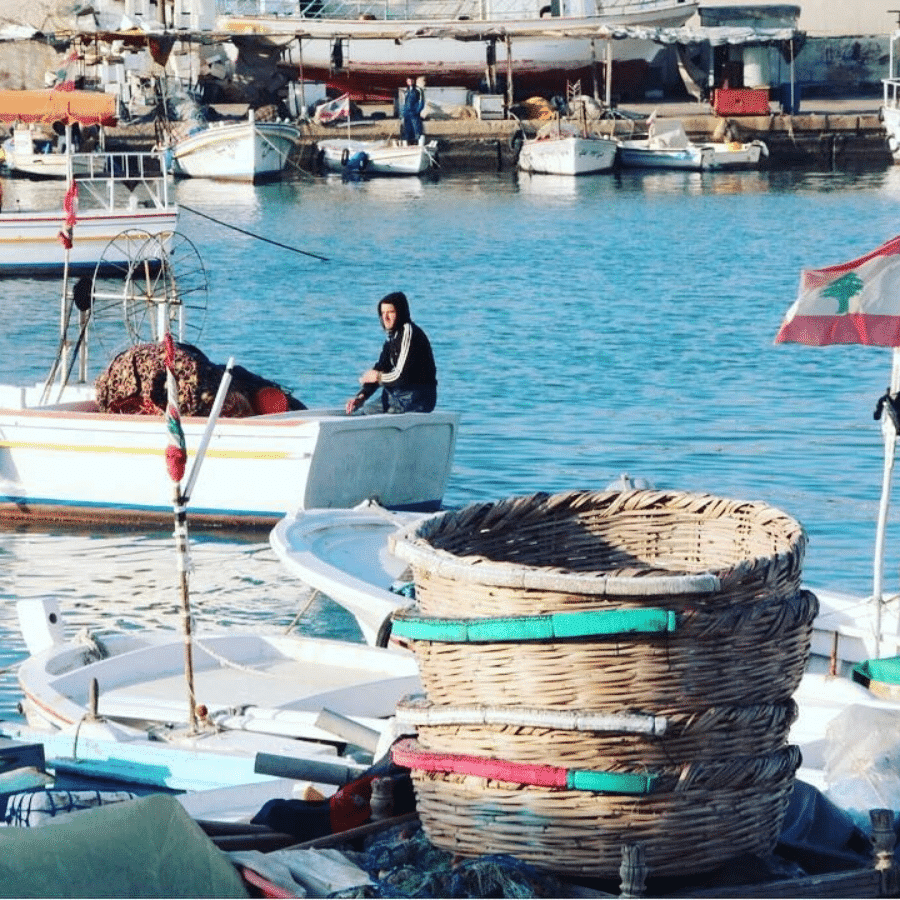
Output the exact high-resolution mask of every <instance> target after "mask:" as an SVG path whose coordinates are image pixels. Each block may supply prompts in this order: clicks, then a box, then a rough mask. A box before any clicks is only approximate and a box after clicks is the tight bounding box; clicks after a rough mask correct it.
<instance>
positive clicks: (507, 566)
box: [388, 489, 804, 597]
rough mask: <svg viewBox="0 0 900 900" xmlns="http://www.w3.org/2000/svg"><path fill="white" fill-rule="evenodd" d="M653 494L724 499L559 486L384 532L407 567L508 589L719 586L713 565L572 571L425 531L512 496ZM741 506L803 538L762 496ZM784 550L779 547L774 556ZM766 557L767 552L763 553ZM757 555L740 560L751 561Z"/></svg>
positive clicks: (619, 592) (681, 590)
mask: <svg viewBox="0 0 900 900" xmlns="http://www.w3.org/2000/svg"><path fill="white" fill-rule="evenodd" d="M639 495H654V496H656V497H661V498H665V497H669V498H683V499H695V500H697V501H704V500H711V501H716V500H719V501H721V500H724V499H726V498H722V497H717V496H716V495H714V494H709V493H702V492H693V491H658V490H646V489H639V490H631V491H615V490H614V491H563V492H560V493H556V494H545V493H537V494H531V495H522V496H514V497H508V498H506V499H505V500H501V501H497V502H494V503H472V504H469V505H468V506H465V507H463V508H462V509H460V510H455V511H452V510H451V511H446V512H443V513H437V514H435V515H433V516H429V517H428V518H427V519H425V520H424V521H421V522H416V523H413V524H411V525H409V526H407V527H406V528H403V529H400V530H398V531H396V532H394V533H393V534H391V535H390V536H389V538H388V542H389V547H390V550H391V552H392V553H393V554H394V555H395V556H397V557H398V558H400V559H401V560H403V561H404V562H406V563H408V564H409V565H411V566H413V567H417V566H418V567H421V568H423V569H427V571H429V572H430V573H431V574H432V575H436V576H439V577H443V578H450V579H453V580H455V581H459V582H474V583H477V584H480V585H487V586H492V587H508V588H513V589H522V590H527V589H533V590H547V591H571V592H573V593H580V594H594V595H598V596H608V597H621V596H632V597H643V596H648V597H650V596H658V595H660V594H667V595H678V596H683V595H689V594H698V595H711V594H717V593H719V592H721V591H722V589H723V583H722V579H721V577H720V576H719V575H718V574H716V573H715V572H713V571H710V570H707V571H704V572H694V573H684V574H680V575H638V576H633V575H608V574H604V573H602V572H574V571H568V570H565V569H561V568H556V567H549V566H536V565H532V564H529V563H523V562H504V561H496V560H491V559H488V558H486V557H484V556H480V555H475V554H472V555H467V556H462V555H457V554H454V553H450V552H449V551H446V550H441V549H439V548H436V547H434V546H433V545H432V544H430V543H429V542H428V537H429V536H430V535H431V534H433V533H434V531H435V530H436V529H437V527H438V526H439V525H440V524H441V523H442V522H444V521H445V520H446V519H447V518H448V517H450V516H455V515H459V516H463V515H466V514H468V513H471V512H474V511H476V510H478V509H481V508H485V509H486V508H490V507H493V508H499V507H501V506H504V505H511V504H513V503H515V502H527V501H529V500H534V501H537V500H540V501H541V502H545V503H546V504H547V505H549V506H558V505H559V504H561V503H563V502H565V500H566V499H567V498H569V497H573V498H574V497H578V498H590V497H596V498H597V499H598V500H602V499H608V498H610V497H611V496H619V497H622V498H625V497H635V496H639ZM734 502H740V503H741V505H742V506H744V507H747V508H757V509H767V510H771V511H772V512H773V513H776V514H777V515H778V517H779V518H781V519H783V521H784V522H785V523H791V524H793V525H795V526H796V529H797V531H798V534H799V535H800V537H801V540H803V535H804V531H803V527H802V526H801V525H800V523H799V522H797V521H796V520H795V519H793V518H792V517H791V516H789V515H788V514H787V513H784V512H782V511H781V510H779V509H777V508H775V507H773V506H771V505H770V504H767V503H764V502H763V501H734ZM786 555H787V554H783V553H779V554H777V555H776V556H777V557H778V558H780V557H782V556H786ZM766 558H767V559H769V558H771V557H766ZM758 561H759V560H758V559H754V560H746V561H745V562H746V563H756V562H758Z"/></svg>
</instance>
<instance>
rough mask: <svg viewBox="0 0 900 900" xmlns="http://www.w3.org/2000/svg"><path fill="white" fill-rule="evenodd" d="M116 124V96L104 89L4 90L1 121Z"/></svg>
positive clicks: (1, 102)
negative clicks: (101, 90) (105, 91)
mask: <svg viewBox="0 0 900 900" xmlns="http://www.w3.org/2000/svg"><path fill="white" fill-rule="evenodd" d="M15 121H19V122H26V123H30V122H42V123H44V124H45V125H52V124H53V123H54V122H62V123H63V124H74V123H75V122H78V123H80V124H81V125H115V124H116V98H115V97H114V96H113V95H112V94H104V93H101V92H100V91H60V90H50V91H0V122H15Z"/></svg>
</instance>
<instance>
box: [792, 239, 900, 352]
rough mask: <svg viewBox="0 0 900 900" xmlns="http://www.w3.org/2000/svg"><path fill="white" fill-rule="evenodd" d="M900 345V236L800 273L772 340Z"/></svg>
mask: <svg viewBox="0 0 900 900" xmlns="http://www.w3.org/2000/svg"><path fill="white" fill-rule="evenodd" d="M787 341H793V342H795V343H799V344H810V345H812V346H815V347H822V346H824V345H826V344H868V345H870V346H876V347H900V236H898V237H895V238H892V239H891V240H889V241H888V242H887V243H885V244H882V245H881V246H880V247H878V249H876V250H873V251H872V252H871V253H867V254H866V255H865V256H861V257H860V258H859V259H854V260H851V261H850V262H847V263H840V264H838V265H836V266H828V267H827V268H824V269H804V270H803V271H802V272H801V273H800V290H799V293H798V296H797V300H796V301H795V303H794V304H793V306H791V308H790V309H789V310H788V312H787V315H786V316H785V318H784V322H783V323H782V325H781V328H780V330H779V331H778V335H777V336H776V338H775V342H776V343H783V342H787Z"/></svg>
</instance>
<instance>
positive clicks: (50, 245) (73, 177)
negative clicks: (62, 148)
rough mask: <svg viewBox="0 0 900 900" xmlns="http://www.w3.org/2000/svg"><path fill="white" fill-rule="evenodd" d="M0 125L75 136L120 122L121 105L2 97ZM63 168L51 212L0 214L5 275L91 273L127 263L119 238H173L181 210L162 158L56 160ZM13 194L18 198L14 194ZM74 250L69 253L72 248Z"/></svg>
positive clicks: (97, 99) (80, 96) (109, 99)
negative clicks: (48, 128) (62, 129)
mask: <svg viewBox="0 0 900 900" xmlns="http://www.w3.org/2000/svg"><path fill="white" fill-rule="evenodd" d="M0 121H3V122H10V123H12V122H16V121H25V122H32V123H37V122H43V123H46V124H51V123H53V122H62V123H63V124H64V125H65V126H66V129H67V136H68V140H67V146H69V147H71V129H72V127H73V126H74V125H75V124H76V123H80V124H82V125H111V124H114V123H115V122H116V117H115V97H114V96H113V95H111V94H100V93H96V92H89V91H0ZM59 164H64V165H65V167H66V171H65V173H64V174H65V177H66V178H67V182H68V184H67V187H66V186H61V189H60V192H59V197H58V199H57V200H56V205H55V206H54V207H53V208H50V209H47V208H36V209H27V208H23V207H21V206H16V207H13V205H12V203H10V202H9V198H7V202H6V204H4V206H3V208H2V211H0V274H4V275H8V274H20V275H47V274H57V273H60V272H62V271H63V269H64V268H65V267H68V269H69V271H70V272H73V273H75V272H93V271H94V269H95V267H96V266H97V264H98V262H99V261H100V259H101V258H104V255H105V259H106V261H107V262H108V263H110V264H113V265H121V264H123V263H124V262H125V261H126V257H125V256H124V255H123V254H122V253H120V252H119V251H118V247H117V245H116V243H115V238H116V237H117V236H118V235H119V234H121V233H122V232H123V231H126V230H134V229H136V230H140V231H141V232H143V233H145V234H147V235H151V236H156V235H160V234H163V233H171V232H173V231H174V230H175V227H176V222H177V217H178V207H177V205H176V203H175V199H174V192H170V190H169V188H170V185H169V180H168V179H167V177H166V174H165V169H164V163H163V161H162V157H161V156H160V155H159V154H155V153H125V152H116V153H106V152H92V153H64V154H55V163H54V165H55V166H58V165H59ZM12 190H15V188H13V189H12ZM67 244H69V245H70V246H68V247H67V246H66V245H67Z"/></svg>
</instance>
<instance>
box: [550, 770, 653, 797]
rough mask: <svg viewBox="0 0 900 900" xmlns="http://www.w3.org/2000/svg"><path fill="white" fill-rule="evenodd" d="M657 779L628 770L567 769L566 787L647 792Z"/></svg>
mask: <svg viewBox="0 0 900 900" xmlns="http://www.w3.org/2000/svg"><path fill="white" fill-rule="evenodd" d="M658 781H659V776H658V775H637V774H632V773H628V772H591V771H589V770H586V769H569V771H568V773H567V775H566V787H567V788H569V789H570V790H573V791H602V792H603V793H604V794H649V793H650V792H651V791H652V790H653V788H654V787H656V783H657V782H658Z"/></svg>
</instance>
